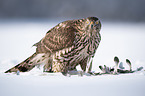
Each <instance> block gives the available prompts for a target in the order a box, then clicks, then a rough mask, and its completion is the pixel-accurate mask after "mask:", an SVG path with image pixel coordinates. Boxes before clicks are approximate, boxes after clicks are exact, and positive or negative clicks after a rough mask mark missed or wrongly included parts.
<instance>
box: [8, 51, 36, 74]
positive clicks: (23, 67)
mask: <svg viewBox="0 0 145 96" xmlns="http://www.w3.org/2000/svg"><path fill="white" fill-rule="evenodd" d="M36 55H37V54H36V53H34V54H33V55H32V56H30V57H29V58H27V59H26V60H24V61H23V62H21V63H20V64H18V65H16V66H14V67H13V68H11V69H9V70H7V71H6V72H5V73H11V72H18V71H19V72H26V71H30V70H31V69H33V68H34V67H35V63H36V62H34V60H33V58H34V57H36Z"/></svg>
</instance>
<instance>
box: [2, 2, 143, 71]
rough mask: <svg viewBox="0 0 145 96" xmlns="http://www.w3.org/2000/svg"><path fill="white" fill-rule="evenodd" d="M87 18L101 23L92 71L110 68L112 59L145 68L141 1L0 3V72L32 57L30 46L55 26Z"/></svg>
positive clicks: (33, 48)
mask: <svg viewBox="0 0 145 96" xmlns="http://www.w3.org/2000/svg"><path fill="white" fill-rule="evenodd" d="M90 16H96V17H98V18H99V19H100V20H101V23H102V29H101V36H102V40H101V43H100V45H99V48H98V50H97V52H96V55H95V59H94V64H93V66H95V67H93V68H94V70H96V68H98V66H99V65H101V64H102V65H103V64H105V65H107V66H113V65H114V62H113V58H114V56H118V57H119V58H120V61H123V62H125V59H126V58H128V59H130V60H131V62H132V63H133V64H136V66H141V65H142V66H145V59H144V58H145V51H144V49H145V45H144V44H145V0H0V45H1V47H0V64H1V65H4V67H5V68H2V67H1V68H2V69H3V71H4V70H7V69H8V68H10V67H12V66H14V65H15V64H17V63H19V62H21V61H23V60H24V59H26V58H27V57H28V56H30V55H32V54H33V53H34V52H35V47H32V45H33V44H35V43H37V42H38V41H39V40H41V39H42V38H43V37H44V36H45V34H46V32H47V31H48V30H50V29H51V28H52V27H54V26H55V25H57V24H58V23H60V22H62V21H65V20H69V19H80V18H85V17H90ZM133 66H135V65H133ZM135 68H136V67H135ZM3 71H2V72H3ZM97 71H98V70H97Z"/></svg>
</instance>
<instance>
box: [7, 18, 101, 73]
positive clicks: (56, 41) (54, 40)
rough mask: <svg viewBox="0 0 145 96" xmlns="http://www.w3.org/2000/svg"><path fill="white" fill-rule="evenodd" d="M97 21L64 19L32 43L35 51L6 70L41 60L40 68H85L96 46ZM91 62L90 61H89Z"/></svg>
mask: <svg viewBox="0 0 145 96" xmlns="http://www.w3.org/2000/svg"><path fill="white" fill-rule="evenodd" d="M100 29H101V23H100V21H99V19H98V18H96V17H88V18H84V19H78V20H68V21H64V22H62V23H59V24H58V25H56V26H55V27H53V28H52V29H50V30H49V31H48V32H47V33H46V36H45V37H44V38H42V39H41V40H40V41H39V42H38V43H36V44H34V46H36V47H37V48H36V52H35V53H34V54H33V55H32V56H30V57H29V58H27V59H26V60H25V61H23V62H22V63H20V64H18V65H16V66H15V67H13V68H11V69H9V70H8V71H6V72H5V73H8V72H17V71H20V72H26V71H29V70H31V69H32V68H34V67H35V66H36V65H40V64H42V63H44V64H45V65H44V71H48V72H50V71H53V72H65V73H66V72H68V71H69V70H74V69H76V66H77V65H79V64H80V66H81V68H82V70H83V71H86V68H89V62H90V61H91V58H93V57H94V54H95V52H96V49H97V48H98V46H99V43H100V40H101V36H100V33H99V32H100ZM91 62H92V61H91Z"/></svg>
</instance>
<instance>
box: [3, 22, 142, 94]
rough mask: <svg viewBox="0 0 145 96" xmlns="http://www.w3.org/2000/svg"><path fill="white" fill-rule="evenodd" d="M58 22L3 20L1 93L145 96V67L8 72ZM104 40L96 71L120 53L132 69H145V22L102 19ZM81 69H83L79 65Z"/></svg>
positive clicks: (99, 51)
mask: <svg viewBox="0 0 145 96" xmlns="http://www.w3.org/2000/svg"><path fill="white" fill-rule="evenodd" d="M59 22H61V21H56V22H48V20H46V21H35V22H34V21H16V22H14V21H2V22H0V45H1V48H0V96H40V95H43V96H44V95H45V96H46V95H48V96H50V95H53V96H58V95H60V96H61V95H63V96H75V95H77V96H90V95H92V96H106V95H109V96H110V95H112V96H116V95H117V96H127V95H128V96H144V95H145V91H144V89H145V83H144V81H145V71H144V70H145V69H143V70H142V71H140V72H136V73H132V74H131V73H130V74H119V75H100V76H82V77H81V76H77V75H73V76H70V77H66V76H63V75H62V74H61V73H43V72H42V70H39V69H38V68H34V69H33V70H31V71H30V72H26V73H20V75H16V74H14V73H12V74H5V73H4V71H6V70H7V69H9V68H11V67H13V66H14V65H16V64H18V63H20V62H21V61H23V60H24V59H26V58H27V57H28V56H30V55H32V54H33V53H34V52H35V47H32V45H33V44H34V43H36V42H38V41H39V40H40V39H41V38H42V37H43V36H45V34H46V32H47V31H48V30H49V29H50V28H52V27H53V26H55V25H56V24H57V23H59ZM102 25H103V26H102V30H101V36H102V40H101V43H100V45H99V48H98V50H97V52H96V55H95V57H94V62H93V71H96V72H99V71H100V70H99V68H98V66H99V65H106V66H109V67H113V66H114V62H113V58H114V56H118V57H119V59H120V61H121V62H123V64H124V65H123V66H124V67H125V68H126V69H129V67H128V65H127V64H126V63H125V59H127V58H128V59H129V60H130V61H131V62H132V67H133V70H135V69H137V68H138V67H141V66H143V67H144V68H145V59H144V58H145V51H144V49H145V45H144V43H145V27H144V26H145V23H124V22H111V23H108V22H102ZM79 69H80V68H79Z"/></svg>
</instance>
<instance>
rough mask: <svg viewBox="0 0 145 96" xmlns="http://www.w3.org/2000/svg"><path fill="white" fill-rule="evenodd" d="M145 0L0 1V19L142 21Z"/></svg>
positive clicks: (144, 16)
mask: <svg viewBox="0 0 145 96" xmlns="http://www.w3.org/2000/svg"><path fill="white" fill-rule="evenodd" d="M144 4H145V0H0V18H4V19H7V18H10V19H24V18H25V19H27V18H29V19H38V18H39V19H40V18H43V19H44V18H47V19H72V18H84V17H88V16H97V17H99V18H100V19H101V20H111V21H133V22H145V6H144Z"/></svg>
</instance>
